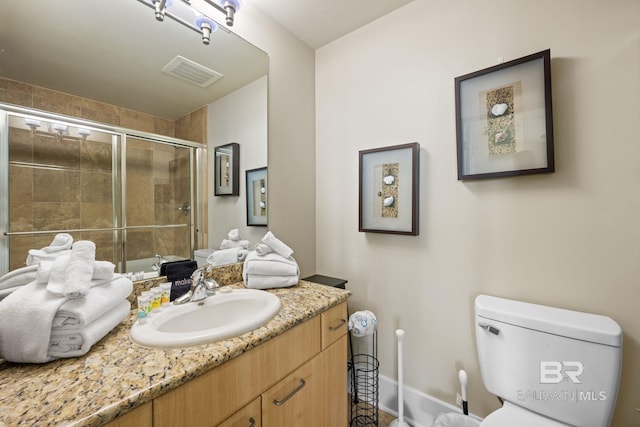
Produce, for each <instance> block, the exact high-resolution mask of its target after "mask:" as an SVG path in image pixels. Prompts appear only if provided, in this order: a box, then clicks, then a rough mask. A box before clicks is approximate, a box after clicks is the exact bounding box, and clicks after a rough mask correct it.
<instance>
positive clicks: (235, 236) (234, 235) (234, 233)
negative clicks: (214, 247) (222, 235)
mask: <svg viewBox="0 0 640 427" xmlns="http://www.w3.org/2000/svg"><path fill="white" fill-rule="evenodd" d="M227 238H228V239H229V240H233V241H238V240H240V231H238V229H237V228H234V229H233V230H231V231H229V234H228V235H227Z"/></svg>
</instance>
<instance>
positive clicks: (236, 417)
mask: <svg viewBox="0 0 640 427" xmlns="http://www.w3.org/2000/svg"><path fill="white" fill-rule="evenodd" d="M261 415H262V414H261V398H260V396H258V398H256V399H254V400H253V401H251V403H249V404H248V405H247V406H245V407H244V408H242V409H240V410H239V411H238V412H236V413H235V414H233V415H231V416H230V417H229V418H227V419H226V420H224V421H223V422H222V423H220V424H218V426H217V427H261V426H262V421H261V420H262V417H261Z"/></svg>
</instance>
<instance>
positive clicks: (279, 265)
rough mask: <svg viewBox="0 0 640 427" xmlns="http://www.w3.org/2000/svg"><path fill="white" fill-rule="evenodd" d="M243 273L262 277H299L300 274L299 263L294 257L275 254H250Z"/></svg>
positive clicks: (245, 261)
mask: <svg viewBox="0 0 640 427" xmlns="http://www.w3.org/2000/svg"><path fill="white" fill-rule="evenodd" d="M242 271H243V273H247V274H256V275H261V276H297V275H299V274H300V268H299V267H298V263H297V262H296V260H295V259H294V258H293V257H290V258H285V257H283V256H281V255H278V254H277V253H275V252H271V253H268V254H266V255H258V253H257V252H255V251H253V252H249V255H247V258H246V259H245V260H244V265H243V268H242Z"/></svg>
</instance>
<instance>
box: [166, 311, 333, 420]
mask: <svg viewBox="0 0 640 427" xmlns="http://www.w3.org/2000/svg"><path fill="white" fill-rule="evenodd" d="M320 345H321V340H320V316H316V317H314V318H312V319H309V320H307V321H306V322H304V323H302V324H300V325H298V326H296V327H295V328H293V329H291V330H289V331H287V332H285V333H283V334H282V335H279V336H277V337H275V338H272V339H270V340H269V341H267V342H265V343H264V344H261V345H259V346H257V347H256V348H254V349H252V350H250V351H248V352H246V353H244V354H242V355H240V356H238V357H236V358H235V359H232V360H230V361H228V362H226V363H223V364H222V365H220V366H218V367H216V368H215V369H212V370H211V371H209V372H207V373H205V374H202V375H200V376H199V377H197V378H194V379H193V380H191V381H189V382H188V383H186V384H183V385H181V386H180V387H178V388H176V389H174V390H172V391H170V392H168V393H166V394H164V395H162V396H160V397H158V398H156V399H155V400H154V401H153V419H154V427H200V426H202V427H211V426H215V425H216V424H218V423H220V422H222V421H223V420H224V419H225V418H227V417H229V416H230V415H231V414H233V413H234V412H235V411H237V410H238V409H240V408H241V407H243V406H244V405H246V404H247V403H249V402H251V400H252V399H254V398H255V397H256V396H258V395H260V393H262V392H263V391H264V390H266V389H267V388H269V387H271V386H272V385H273V384H275V383H276V382H278V381H279V380H280V379H281V378H284V377H285V376H286V375H287V374H289V373H290V372H292V371H294V370H295V369H296V368H298V367H299V366H301V365H302V364H303V363H305V362H306V361H307V360H309V359H310V358H312V357H313V356H315V355H316V354H318V353H319V352H320ZM292 349H293V351H292Z"/></svg>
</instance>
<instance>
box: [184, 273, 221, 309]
mask: <svg viewBox="0 0 640 427" xmlns="http://www.w3.org/2000/svg"><path fill="white" fill-rule="evenodd" d="M207 269H208V267H201V268H198V269H197V270H195V271H194V272H193V273H192V274H191V289H189V290H188V291H187V293H186V294H184V295H181V296H179V297H178V298H176V299H175V300H174V301H173V303H174V304H176V305H180V304H184V303H186V302H189V301H191V302H196V301H202V300H203V299H205V298H207V297H208V296H211V295H215V293H216V288H217V287H218V283H217V282H216V281H215V280H213V279H205V277H204V272H205V270H207Z"/></svg>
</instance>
